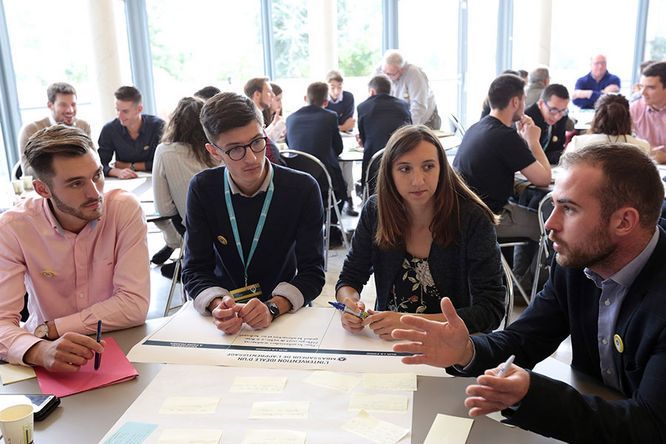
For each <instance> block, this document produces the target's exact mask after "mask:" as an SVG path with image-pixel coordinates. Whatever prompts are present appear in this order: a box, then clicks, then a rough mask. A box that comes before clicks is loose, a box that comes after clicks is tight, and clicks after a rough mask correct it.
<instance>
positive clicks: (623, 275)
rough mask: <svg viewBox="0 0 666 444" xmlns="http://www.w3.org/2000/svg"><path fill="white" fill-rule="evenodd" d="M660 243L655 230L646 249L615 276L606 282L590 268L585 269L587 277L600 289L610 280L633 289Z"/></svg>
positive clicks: (657, 231) (657, 232)
mask: <svg viewBox="0 0 666 444" xmlns="http://www.w3.org/2000/svg"><path fill="white" fill-rule="evenodd" d="M658 241H659V230H658V229H657V228H655V230H654V234H653V235H652V238H651V239H650V241H649V242H648V243H647V245H646V246H645V248H643V251H641V252H640V254H639V255H638V256H636V257H635V258H633V259H632V260H631V262H629V263H628V264H627V265H625V266H624V267H622V268H621V269H620V270H618V271H617V272H616V273H615V274H614V275H612V276H611V277H609V278H608V279H606V280H605V281H603V280H602V279H601V276H599V275H598V274H597V273H595V272H594V271H592V270H590V269H589V268H585V270H583V271H584V272H585V275H586V276H587V277H588V278H589V279H591V280H592V281H593V282H594V284H595V285H596V286H597V287H599V288H601V284H603V282H606V281H609V280H612V281H613V282H615V283H617V284H618V285H621V286H622V287H624V288H629V287H631V284H633V283H634V281H635V280H636V277H637V276H638V274H639V273H640V272H641V270H642V269H643V267H645V264H646V263H647V261H648V259H650V256H652V253H653V252H654V250H655V248H657V242H658Z"/></svg>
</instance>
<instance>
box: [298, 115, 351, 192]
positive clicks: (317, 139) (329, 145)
mask: <svg viewBox="0 0 666 444" xmlns="http://www.w3.org/2000/svg"><path fill="white" fill-rule="evenodd" d="M285 142H287V145H288V146H289V148H290V149H293V150H299V151H303V152H306V153H309V154H312V155H313V156H315V157H316V158H317V159H319V160H321V162H322V163H323V164H324V166H326V169H327V170H328V174H330V175H331V180H332V181H333V189H334V191H335V194H336V195H337V197H338V198H344V196H346V195H347V192H346V191H344V192H343V190H346V186H345V183H344V179H343V178H342V170H341V169H340V164H339V163H338V156H339V155H340V153H342V137H341V136H340V131H339V129H338V115H337V114H336V113H335V112H333V111H329V110H326V109H324V108H322V107H321V106H316V105H307V106H304V107H302V108H301V109H299V110H298V111H296V112H295V113H293V114H291V115H290V116H289V117H287V134H286V136H285ZM341 192H343V194H339V193H341Z"/></svg>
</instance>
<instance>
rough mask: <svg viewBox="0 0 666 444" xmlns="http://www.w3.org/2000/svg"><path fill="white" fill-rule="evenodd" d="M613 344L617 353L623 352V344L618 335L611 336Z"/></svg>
mask: <svg viewBox="0 0 666 444" xmlns="http://www.w3.org/2000/svg"><path fill="white" fill-rule="evenodd" d="M613 344H615V350H617V351H618V352H619V353H622V352H624V343H623V342H622V338H621V337H620V335H618V334H615V335H614V336H613Z"/></svg>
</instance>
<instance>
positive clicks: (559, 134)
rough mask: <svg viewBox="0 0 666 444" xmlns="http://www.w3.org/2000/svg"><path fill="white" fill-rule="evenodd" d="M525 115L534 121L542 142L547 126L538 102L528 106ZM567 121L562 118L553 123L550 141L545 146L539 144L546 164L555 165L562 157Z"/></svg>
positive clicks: (565, 117)
mask: <svg viewBox="0 0 666 444" xmlns="http://www.w3.org/2000/svg"><path fill="white" fill-rule="evenodd" d="M525 114H527V115H528V116H530V117H531V118H532V120H534V124H535V125H536V126H538V127H539V128H540V129H541V140H544V139H545V138H546V136H547V135H548V124H547V123H546V121H545V120H544V118H543V115H542V114H541V110H540V109H539V102H536V103H534V104H532V106H528V107H527V109H525ZM567 119H568V117H567V116H562V117H561V118H560V120H558V121H557V122H555V125H553V128H552V129H551V134H550V140H549V141H548V143H547V144H543V143H542V144H541V147H542V148H543V151H544V153H545V154H546V157H547V158H548V163H550V164H551V165H557V164H558V163H559V162H560V157H562V152H564V142H565V141H566V137H567V135H566V132H567ZM541 140H540V141H541Z"/></svg>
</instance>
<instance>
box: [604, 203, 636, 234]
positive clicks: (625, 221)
mask: <svg viewBox="0 0 666 444" xmlns="http://www.w3.org/2000/svg"><path fill="white" fill-rule="evenodd" d="M610 222H611V230H612V232H613V233H614V234H615V235H616V236H621V237H624V236H627V235H629V234H631V233H633V232H634V231H635V230H636V229H637V228H638V227H639V225H640V222H641V216H640V214H639V213H638V210H637V209H636V208H634V207H622V208H618V209H617V210H615V211H614V212H613V214H612V215H611V217H610Z"/></svg>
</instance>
